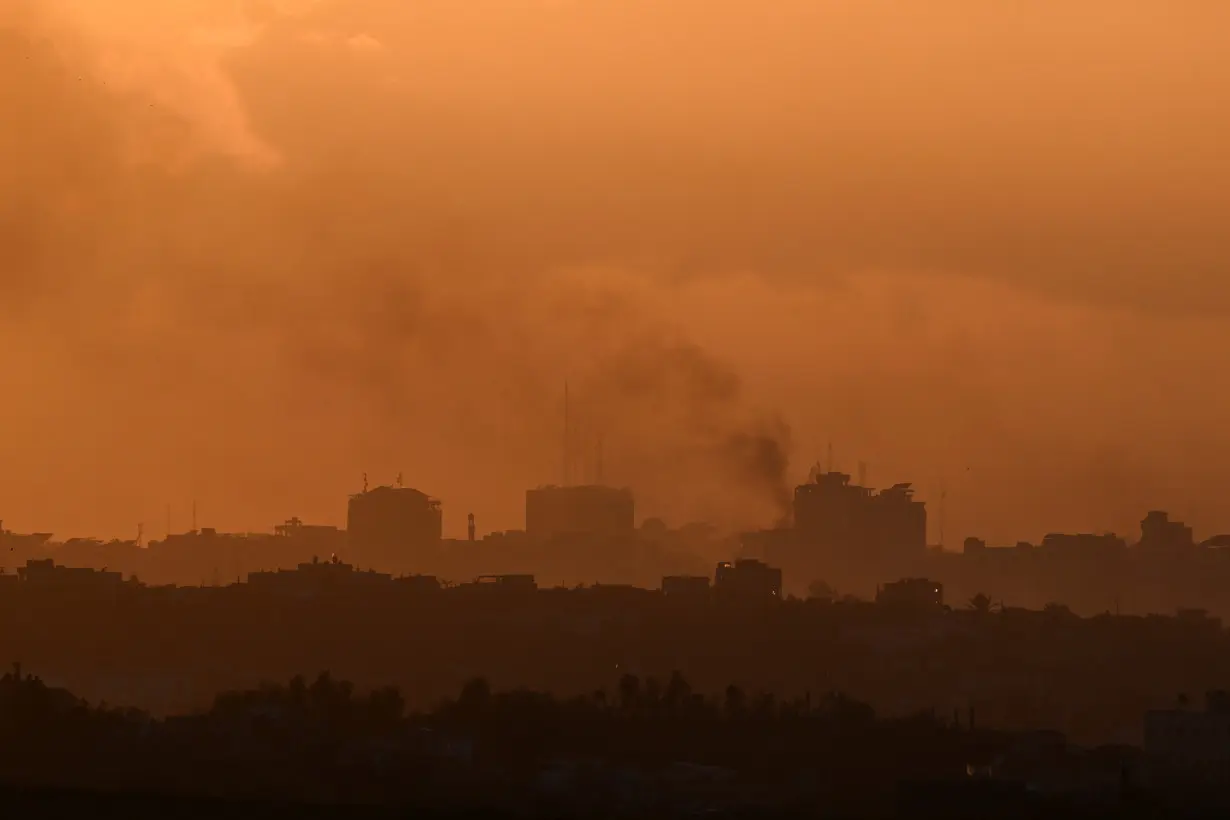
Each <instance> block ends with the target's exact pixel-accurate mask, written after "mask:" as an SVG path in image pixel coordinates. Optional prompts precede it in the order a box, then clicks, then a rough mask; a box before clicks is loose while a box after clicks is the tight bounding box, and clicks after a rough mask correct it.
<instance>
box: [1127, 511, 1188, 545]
mask: <svg viewBox="0 0 1230 820" xmlns="http://www.w3.org/2000/svg"><path fill="white" fill-rule="evenodd" d="M1195 543H1196V542H1195V539H1194V538H1193V537H1192V528H1191V527H1189V526H1187V525H1186V524H1184V523H1183V522H1182V521H1171V520H1170V515H1169V514H1167V513H1164V512H1162V511H1161V510H1153V511H1152V512H1150V513H1149V514H1148V515H1146V516H1145V518H1144V520H1143V521H1141V522H1140V546H1141V547H1143V548H1145V549H1160V550H1178V549H1191V548H1192V547H1194V546H1195Z"/></svg>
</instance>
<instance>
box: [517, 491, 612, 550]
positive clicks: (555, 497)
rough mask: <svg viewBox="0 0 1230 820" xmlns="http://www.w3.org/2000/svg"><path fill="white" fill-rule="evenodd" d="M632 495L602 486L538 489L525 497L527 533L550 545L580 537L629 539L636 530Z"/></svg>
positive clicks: (527, 493)
mask: <svg viewBox="0 0 1230 820" xmlns="http://www.w3.org/2000/svg"><path fill="white" fill-rule="evenodd" d="M635 519H636V505H635V502H634V500H633V497H632V491H631V490H628V489H617V488H615V487H604V486H601V485H595V484H590V485H576V486H570V487H557V486H549V487H539V488H537V489H534V490H527V491H526V493H525V531H526V533H527V534H528V535H529V537H530V538H533V539H535V540H539V541H550V540H553V539H556V538H560V537H569V536H577V535H602V536H615V537H626V536H631V535H632V533H633V531H634V530H635V523H636V522H635Z"/></svg>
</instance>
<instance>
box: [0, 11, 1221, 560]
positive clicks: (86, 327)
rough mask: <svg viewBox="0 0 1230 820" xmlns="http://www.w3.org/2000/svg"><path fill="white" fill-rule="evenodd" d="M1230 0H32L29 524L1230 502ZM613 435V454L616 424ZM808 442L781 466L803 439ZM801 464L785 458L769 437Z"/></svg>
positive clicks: (1077, 523) (1210, 526)
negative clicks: (789, 496) (570, 447)
mask: <svg viewBox="0 0 1230 820" xmlns="http://www.w3.org/2000/svg"><path fill="white" fill-rule="evenodd" d="M1228 27H1230V7H1225V5H1224V4H1214V3H1206V2H1197V0H1190V1H1189V2H1182V1H1180V0H1170V2H1165V3H1163V2H1147V1H1146V0H1140V2H1131V3H1120V2H1110V0H1096V2H1095V1H1094V0H1070V2H1065V3H1041V4H1028V5H1026V4H1000V3H994V4H993V3H984V2H974V0H963V1H961V2H958V0H933V1H932V2H928V3H917V2H906V1H905V0H901V1H900V2H887V1H886V0H858V1H857V2H855V0H849V2H837V0H831V1H830V2H824V0H774V1H773V2H764V0H759V2H753V0H704V2H701V0H674V1H673V2H671V3H662V2H649V0H571V1H570V2H569V1H567V0H556V1H555V2H549V1H548V0H535V1H531V0H467V2H464V3H461V2H451V1H450V2H446V1H445V0H345V1H343V0H336V2H329V0H319V2H312V0H301V2H272V0H270V1H269V2H258V0H251V2H233V3H224V2H216V1H215V0H196V2H180V3H174V4H172V3H166V2H163V0H107V2H106V3H100V2H95V0H38V2H34V1H33V0H30V2H21V1H20V0H0V365H2V368H0V398H2V401H0V422H2V424H3V427H2V429H3V431H4V434H3V436H0V517H2V518H3V519H4V520H5V522H6V526H8V527H11V528H14V529H19V530H55V531H57V532H58V533H60V534H63V535H74V534H86V533H98V534H104V535H111V534H122V535H128V534H132V533H135V530H136V524H137V522H139V521H145V522H147V527H146V530H147V532H152V533H153V534H155V535H157V534H160V532H161V529H162V527H163V523H162V522H163V518H164V515H165V512H164V507H165V505H166V504H167V503H168V502H169V503H171V504H172V505H173V515H175V516H177V517H178V524H177V525H175V526H176V528H177V529H178V528H182V527H186V526H187V516H188V511H189V510H190V507H191V503H192V500H193V499H194V498H195V499H196V500H197V502H198V505H199V508H200V510H201V523H202V524H205V525H215V526H218V527H219V528H224V529H246V528H252V529H268V528H269V527H270V526H271V525H272V524H273V523H275V521H278V520H281V519H282V518H286V517H288V516H290V515H299V516H301V517H303V518H305V519H308V520H315V521H322V522H337V523H340V522H341V521H342V520H343V519H344V510H345V494H346V493H347V492H351V491H354V490H357V489H358V488H359V486H360V484H361V481H362V473H363V472H365V471H366V472H367V473H369V476H370V477H371V480H372V481H373V482H377V481H380V482H385V481H391V480H392V479H393V478H394V477H395V476H396V474H397V473H398V472H403V473H404V474H405V476H406V480H407V482H408V483H410V484H412V485H414V486H418V487H420V488H421V489H424V490H426V491H429V492H432V493H434V494H436V495H439V496H441V497H442V498H443V499H444V502H445V515H446V521H445V524H446V530H448V531H450V532H452V533H455V534H459V533H461V532H462V531H463V530H464V520H465V514H466V512H468V511H471V510H472V511H474V512H475V513H476V514H477V516H478V520H479V528H480V529H481V530H486V529H492V528H504V527H515V526H519V525H520V524H521V510H522V504H523V499H524V496H523V491H524V489H525V488H526V487H529V486H533V485H536V484H539V483H544V482H549V481H553V480H558V478H559V474H560V471H561V464H560V462H561V456H560V439H561V435H560V425H561V421H560V417H561V410H562V395H561V394H562V383H563V381H564V379H565V378H568V379H569V380H570V381H571V383H572V385H573V395H574V398H575V400H576V401H575V405H576V407H577V415H578V416H582V417H584V418H585V419H587V420H589V421H590V426H591V427H592V428H595V429H597V428H601V429H602V430H603V431H604V448H603V449H604V459H603V460H604V466H605V470H606V474H607V477H608V478H610V479H612V480H617V481H621V482H627V483H629V484H631V485H632V486H634V487H635V488H636V489H637V490H638V497H639V498H640V500H641V507H642V509H643V510H644V511H645V512H646V513H647V514H662V515H664V516H666V517H667V518H668V519H670V520H673V521H676V522H681V521H683V520H686V519H689V518H694V517H699V516H712V517H715V518H718V519H720V520H721V521H723V523H726V524H730V525H756V524H767V523H769V522H771V521H772V520H773V518H774V515H775V511H774V507H775V499H776V498H777V495H778V492H779V488H778V487H777V486H776V483H775V481H776V479H775V477H774V476H773V469H774V464H773V459H772V458H769V457H768V456H767V455H766V453H765V451H764V450H763V448H761V449H757V448H755V447H753V448H751V449H748V448H746V447H740V446H738V443H739V442H746V441H749V440H750V441H755V442H760V443H764V442H768V441H774V442H777V443H778V444H779V445H780V446H781V447H782V448H783V450H784V451H785V452H786V453H787V454H788V455H789V457H790V467H789V471H788V474H787V476H786V478H787V479H788V480H789V481H790V482H794V481H797V480H801V479H802V478H803V477H804V476H805V475H806V472H807V469H808V466H809V465H810V464H811V463H813V462H814V461H815V460H816V459H817V458H822V457H823V455H824V451H825V445H826V443H827V442H828V441H830V440H831V441H832V442H833V446H834V454H835V457H836V460H837V466H839V467H841V468H844V469H846V470H848V471H851V472H854V471H855V470H856V465H857V462H858V461H860V460H861V461H866V462H868V463H869V464H870V478H871V479H872V482H873V483H876V484H887V483H893V482H897V481H914V482H915V483H916V484H917V485H918V486H919V488H920V490H921V491H922V492H923V493H924V495H926V496H928V497H929V498H930V499H931V500H932V504H931V512H932V516H931V519H932V523H933V526H932V539H933V540H937V539H938V538H939V526H938V522H939V518H940V516H939V514H938V512H939V511H938V504H937V503H936V497H937V495H938V492H939V489H940V488H941V487H947V490H948V492H947V499H948V500H947V504H946V507H947V509H946V511H945V512H946V514H945V516H944V518H945V540H946V541H947V542H948V543H949V544H950V545H953V544H956V543H959V540H960V538H961V537H962V536H964V535H967V534H980V535H985V536H987V537H990V538H991V539H993V540H997V541H1012V540H1016V539H1017V538H1031V539H1033V538H1038V537H1040V536H1041V535H1042V534H1043V533H1044V532H1046V531H1049V530H1103V529H1114V530H1120V531H1123V532H1134V531H1135V528H1136V526H1137V522H1138V521H1139V519H1140V518H1141V517H1142V516H1143V514H1144V512H1145V511H1146V510H1147V509H1149V508H1152V507H1165V508H1169V509H1171V510H1172V511H1173V512H1174V513H1175V514H1177V515H1179V516H1181V517H1184V518H1186V519H1188V520H1189V522H1190V523H1193V524H1195V525H1196V527H1197V529H1198V531H1200V532H1201V533H1202V534H1209V533H1211V532H1212V531H1220V530H1230V520H1228V518H1230V517H1228V516H1227V515H1225V514H1224V512H1223V511H1222V509H1221V507H1222V504H1221V499H1222V496H1223V493H1224V489H1223V486H1222V476H1221V472H1222V471H1221V469H1220V465H1221V464H1222V463H1223V462H1224V460H1225V459H1226V458H1227V457H1228V456H1230V434H1228V433H1227V432H1226V429H1225V425H1224V421H1223V420H1224V419H1225V418H1226V417H1227V412H1228V411H1230V391H1228V389H1227V387H1226V386H1225V384H1224V382H1223V380H1222V378H1221V365H1222V362H1223V360H1224V359H1225V357H1226V354H1227V352H1230V327H1228V325H1227V316H1230V275H1228V273H1227V263H1228V262H1230V232H1228V231H1227V230H1226V222H1227V220H1228V219H1230V154H1228V153H1227V152H1226V151H1225V150H1224V147H1223V146H1225V145H1227V144H1230V105H1228V104H1227V103H1230V68H1228V67H1227V63H1226V61H1225V59H1224V57H1223V56H1222V52H1223V50H1224V43H1223V40H1224V32H1225V31H1227V30H1228ZM578 438H579V437H578ZM768 455H771V454H768ZM762 456H764V457H762Z"/></svg>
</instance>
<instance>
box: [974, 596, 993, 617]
mask: <svg viewBox="0 0 1230 820" xmlns="http://www.w3.org/2000/svg"><path fill="white" fill-rule="evenodd" d="M991 604H992V602H991V599H990V597H989V596H987V595H986V594H984V593H982V592H979V593H978V594H977V595H975V596H974V597H973V598H970V599H969V608H970V609H971V610H973V611H974V612H977V613H978V614H979V615H986V614H987V613H989V612H990V611H991Z"/></svg>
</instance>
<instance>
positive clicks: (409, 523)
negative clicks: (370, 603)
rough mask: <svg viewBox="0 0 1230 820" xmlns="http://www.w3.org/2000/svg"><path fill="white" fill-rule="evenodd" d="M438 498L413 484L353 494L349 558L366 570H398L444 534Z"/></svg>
mask: <svg viewBox="0 0 1230 820" xmlns="http://www.w3.org/2000/svg"><path fill="white" fill-rule="evenodd" d="M443 529H444V525H443V512H442V510H441V506H440V502H439V500H438V499H435V498H432V497H431V496H429V495H427V494H426V493H422V492H419V491H418V490H414V489H411V488H409V487H375V488H373V489H371V490H364V491H363V492H361V493H357V494H355V495H352V496H351V497H350V504H349V506H348V508H347V511H346V533H347V544H348V546H347V550H348V553H349V554H348V555H347V560H348V562H349V563H351V564H354V565H355V566H358V567H362V568H364V569H371V568H374V569H389V570H398V569H402V568H404V567H406V566H407V564H408V563H409V562H410V561H411V560H412V558H413V556H414V554H415V552H418V551H422V550H425V549H432V548H435V547H437V546H439V544H440V538H441V536H442V535H443Z"/></svg>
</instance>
